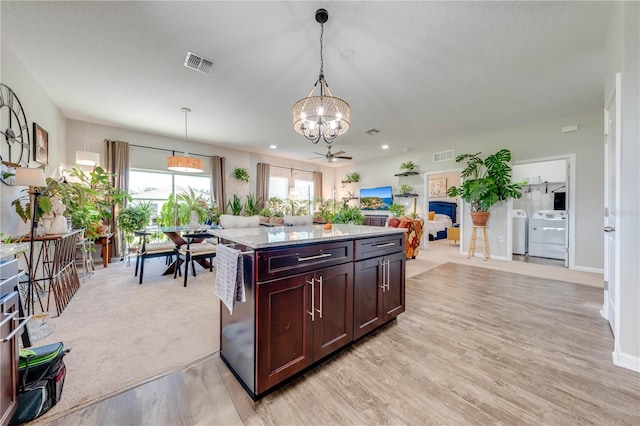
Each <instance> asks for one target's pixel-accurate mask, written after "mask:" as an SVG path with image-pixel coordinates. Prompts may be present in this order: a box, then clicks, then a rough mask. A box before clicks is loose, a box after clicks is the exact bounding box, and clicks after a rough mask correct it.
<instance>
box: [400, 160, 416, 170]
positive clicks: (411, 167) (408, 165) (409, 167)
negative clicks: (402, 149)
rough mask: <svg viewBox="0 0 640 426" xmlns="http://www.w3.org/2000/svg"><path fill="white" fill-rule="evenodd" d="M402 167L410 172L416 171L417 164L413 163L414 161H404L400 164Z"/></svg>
mask: <svg viewBox="0 0 640 426" xmlns="http://www.w3.org/2000/svg"><path fill="white" fill-rule="evenodd" d="M400 168H401V169H402V170H406V171H408V172H415V171H416V168H417V166H416V165H415V164H413V161H405V162H404V163H402V164H400Z"/></svg>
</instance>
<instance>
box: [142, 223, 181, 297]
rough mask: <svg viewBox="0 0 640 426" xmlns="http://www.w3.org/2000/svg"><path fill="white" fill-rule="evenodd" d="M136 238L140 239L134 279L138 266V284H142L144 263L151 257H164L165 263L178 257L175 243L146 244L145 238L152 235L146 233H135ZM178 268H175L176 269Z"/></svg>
mask: <svg viewBox="0 0 640 426" xmlns="http://www.w3.org/2000/svg"><path fill="white" fill-rule="evenodd" d="M135 234H136V236H139V237H140V250H139V251H138V255H137V256H136V271H135V274H134V277H135V276H137V275H138V266H139V267H140V281H139V282H138V284H142V277H143V275H144V261H145V260H146V259H149V258H153V257H166V258H167V261H169V262H170V261H172V260H173V256H176V258H177V255H178V250H177V249H176V245H175V243H173V242H172V241H164V242H161V243H147V236H149V235H152V233H151V232H147V231H136V232H135ZM177 268H178V267H177V266H176V269H177Z"/></svg>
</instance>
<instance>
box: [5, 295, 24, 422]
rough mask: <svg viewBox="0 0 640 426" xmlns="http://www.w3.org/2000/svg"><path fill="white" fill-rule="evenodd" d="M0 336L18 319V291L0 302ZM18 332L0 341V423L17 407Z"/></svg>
mask: <svg viewBox="0 0 640 426" xmlns="http://www.w3.org/2000/svg"><path fill="white" fill-rule="evenodd" d="M0 303H1V304H0V320H1V321H0V322H2V325H0V338H3V339H4V338H5V337H7V336H8V335H9V334H11V332H12V331H14V330H15V328H16V326H17V324H18V321H16V320H14V318H15V317H17V315H18V293H17V292H12V293H9V294H8V295H7V296H6V297H4V298H3V299H2V302H0ZM19 337H20V334H19V333H16V335H15V336H14V337H13V338H12V339H10V340H9V341H7V342H1V343H0V425H2V426H4V425H6V424H8V423H9V421H10V420H11V417H13V413H14V412H15V411H16V409H17V408H18V396H17V392H18V338H19Z"/></svg>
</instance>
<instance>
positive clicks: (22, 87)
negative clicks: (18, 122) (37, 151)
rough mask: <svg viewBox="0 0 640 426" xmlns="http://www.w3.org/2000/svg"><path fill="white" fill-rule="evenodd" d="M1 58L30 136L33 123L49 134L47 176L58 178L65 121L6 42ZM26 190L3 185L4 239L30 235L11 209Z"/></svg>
mask: <svg viewBox="0 0 640 426" xmlns="http://www.w3.org/2000/svg"><path fill="white" fill-rule="evenodd" d="M1 56H2V83H3V84H6V85H7V86H9V87H10V88H11V89H12V90H13V91H14V92H15V94H16V95H17V96H18V98H19V99H20V102H21V103H22V107H23V108H24V110H25V113H26V117H27V120H28V122H29V132H30V133H31V132H32V130H33V122H36V123H38V124H39V125H40V126H42V128H44V129H45V130H47V131H48V132H49V166H46V167H45V175H46V176H47V177H58V176H59V175H58V174H57V167H56V165H57V164H58V162H59V161H60V159H61V158H63V157H64V152H65V132H66V121H65V118H64V116H63V115H62V113H61V112H60V110H59V109H58V107H57V106H56V105H55V104H54V103H53V101H52V100H51V98H49V96H48V95H47V93H46V92H45V91H44V90H43V89H42V87H41V86H40V85H39V84H38V82H37V81H35V80H34V78H33V76H32V75H31V73H30V72H29V71H28V70H27V69H26V67H25V66H24V65H23V64H22V62H20V61H19V60H18V58H17V57H16V56H15V54H14V53H13V51H12V50H11V49H10V48H9V47H8V46H7V45H6V44H5V43H4V42H3V43H2V53H1ZM30 137H31V138H33V135H31V134H30ZM32 140H33V139H32ZM31 158H33V154H31ZM29 166H30V167H37V166H39V164H38V163H35V162H33V161H32V162H31V163H30V164H29ZM25 189H26V188H23V187H17V186H8V185H6V184H4V183H1V182H0V232H2V233H4V234H5V237H7V236H17V235H23V234H25V233H27V232H28V231H29V226H28V225H27V224H25V223H23V222H22V220H21V219H20V218H19V217H18V215H17V214H16V213H15V210H14V209H13V208H12V207H11V201H12V200H14V199H16V198H18V197H20V196H21V195H22V194H23V191H24V190H25Z"/></svg>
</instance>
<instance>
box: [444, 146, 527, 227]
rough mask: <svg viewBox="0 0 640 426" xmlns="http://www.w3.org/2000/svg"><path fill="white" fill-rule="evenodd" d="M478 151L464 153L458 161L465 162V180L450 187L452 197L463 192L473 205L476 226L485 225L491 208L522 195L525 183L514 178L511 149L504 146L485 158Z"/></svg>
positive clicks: (473, 220) (463, 176)
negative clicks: (513, 179)
mask: <svg viewBox="0 0 640 426" xmlns="http://www.w3.org/2000/svg"><path fill="white" fill-rule="evenodd" d="M480 154H482V153H481V152H478V153H477V154H462V155H458V156H457V157H456V163H461V162H466V166H465V168H464V169H463V170H462V172H461V173H460V176H462V178H463V181H462V184H461V185H460V186H458V187H456V186H452V187H450V188H449V189H448V190H447V195H448V196H449V197H457V196H460V198H462V199H463V200H464V201H465V202H467V203H469V205H470V207H471V221H472V222H473V224H474V225H476V226H485V225H486V224H487V220H488V219H489V209H491V207H492V206H493V205H494V204H496V203H498V202H500V201H504V200H507V199H509V198H520V197H522V192H521V190H522V186H521V185H520V184H519V183H514V182H511V164H509V163H510V162H511V151H509V150H508V149H501V150H500V151H498V152H496V153H495V154H491V155H489V156H487V157H486V158H485V159H484V160H483V159H482V158H480Z"/></svg>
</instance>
